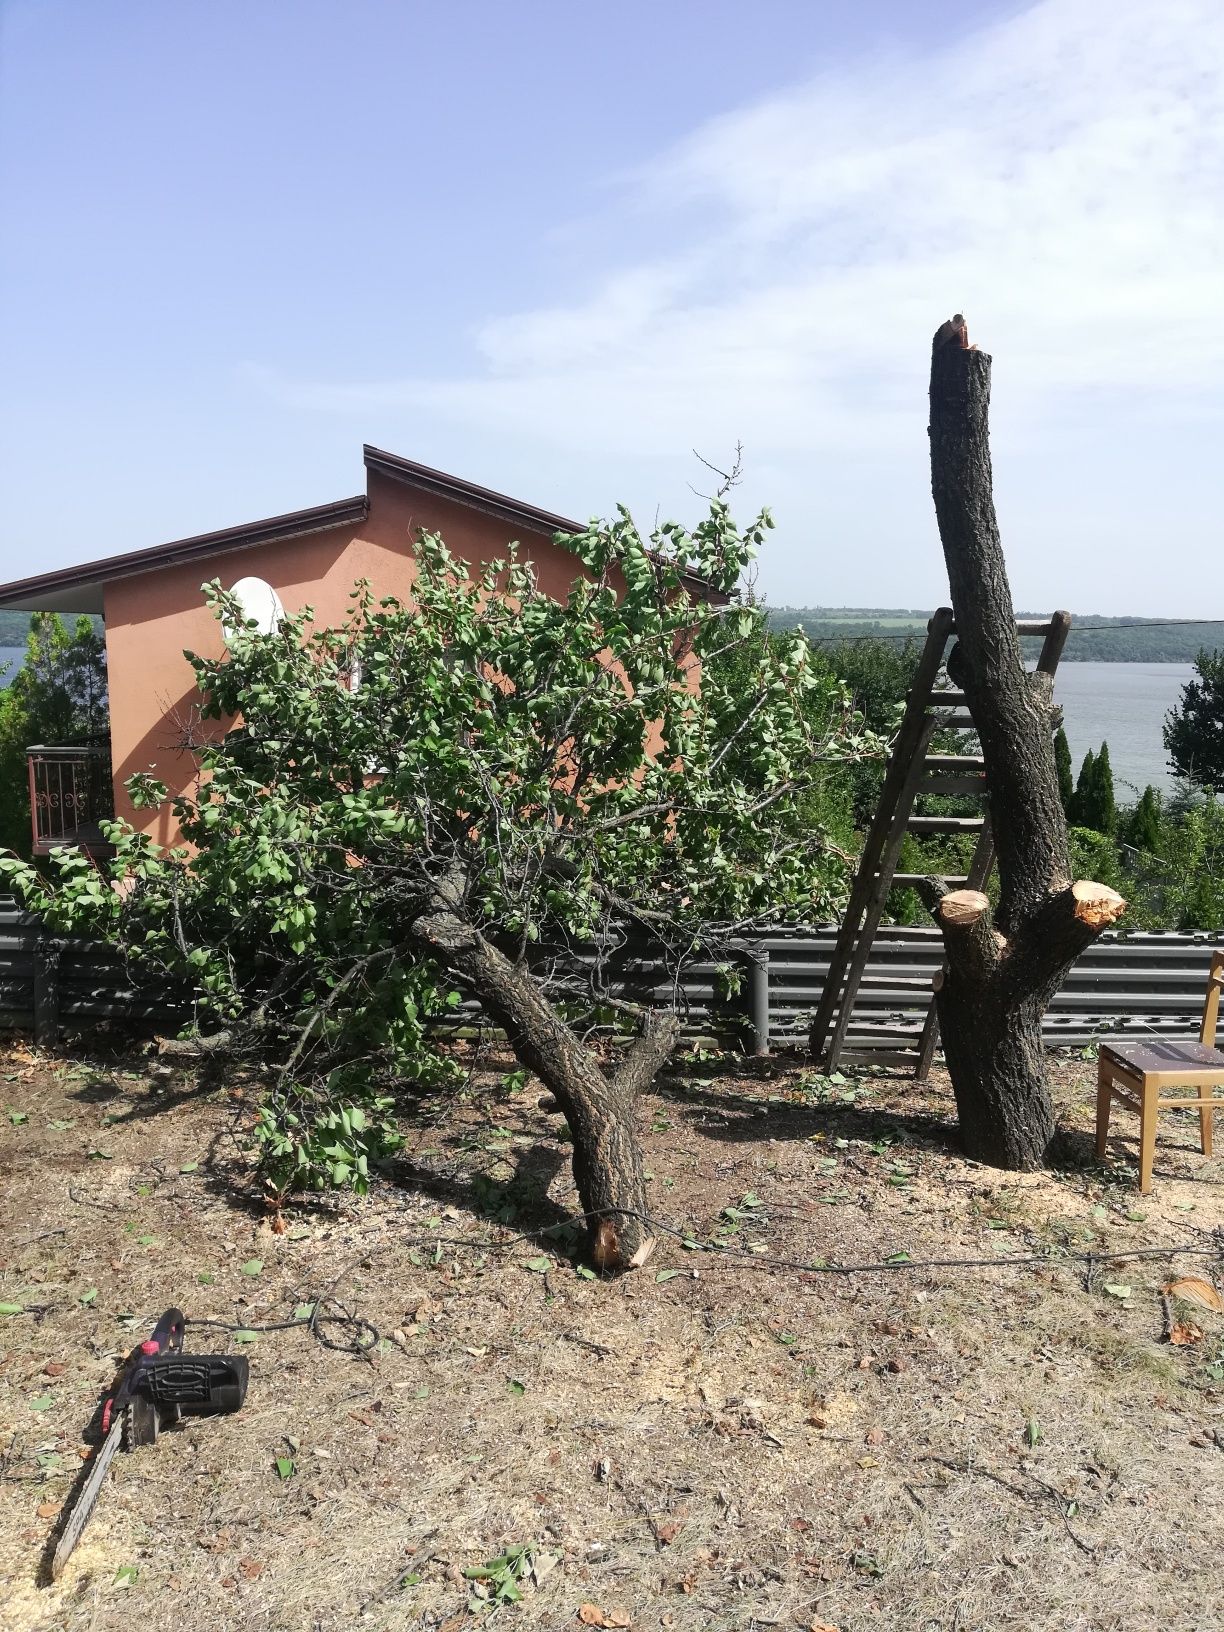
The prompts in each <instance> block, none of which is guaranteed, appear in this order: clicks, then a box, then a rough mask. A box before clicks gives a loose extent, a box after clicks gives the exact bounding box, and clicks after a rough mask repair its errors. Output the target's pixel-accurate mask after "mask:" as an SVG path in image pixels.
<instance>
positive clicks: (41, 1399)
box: [30, 1394, 55, 1411]
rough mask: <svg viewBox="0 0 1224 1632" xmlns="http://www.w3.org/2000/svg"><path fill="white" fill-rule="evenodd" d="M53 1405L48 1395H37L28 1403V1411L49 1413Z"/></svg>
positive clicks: (52, 1400)
mask: <svg viewBox="0 0 1224 1632" xmlns="http://www.w3.org/2000/svg"><path fill="white" fill-rule="evenodd" d="M54 1404H55V1401H54V1399H53V1398H52V1397H51V1395H50V1394H39V1395H38V1396H37V1397H36V1398H35V1399H32V1400H31V1401H30V1410H31V1411H50V1409H51V1407H52V1406H53V1405H54Z"/></svg>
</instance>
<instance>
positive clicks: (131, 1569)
mask: <svg viewBox="0 0 1224 1632" xmlns="http://www.w3.org/2000/svg"><path fill="white" fill-rule="evenodd" d="M139 1576H140V1571H139V1569H138V1568H137V1567H136V1565H135V1564H120V1566H119V1568H118V1569H117V1570H116V1571H115V1579H114V1581H113V1582H112V1583H111V1585H112V1586H115V1587H134V1586H135V1585H136V1582H137V1579H138V1578H139Z"/></svg>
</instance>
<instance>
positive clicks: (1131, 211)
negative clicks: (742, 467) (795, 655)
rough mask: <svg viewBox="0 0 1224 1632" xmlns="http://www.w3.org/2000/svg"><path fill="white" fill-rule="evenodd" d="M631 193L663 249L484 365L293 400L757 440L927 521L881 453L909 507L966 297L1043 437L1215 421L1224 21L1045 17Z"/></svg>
mask: <svg viewBox="0 0 1224 1632" xmlns="http://www.w3.org/2000/svg"><path fill="white" fill-rule="evenodd" d="M627 195H628V196H627V197H626V199H625V201H624V205H623V216H624V221H625V224H626V231H625V233H624V241H626V242H629V241H632V242H633V243H634V244H636V245H640V244H641V242H642V237H643V225H644V224H646V225H649V224H653V226H654V228H655V232H656V235H657V243H658V246H659V248H658V251H657V253H656V254H654V255H649V254H640V255H639V256H638V258H637V259H636V260H635V261H634V262H633V263H632V264H627V265H622V266H610V267H609V268H608V270H607V272H606V274H605V275H604V277H603V278H602V279H601V280H599V281H597V282H596V283H595V285H594V287H592V288H590V289H588V290H586V291H582V292H580V293H579V294H578V295H577V296H576V298H574V299H573V301H572V302H571V303H569V304H556V305H546V306H541V307H540V308H538V309H536V310H532V311H527V312H521V313H518V314H515V315H513V316H509V317H501V318H496V319H492V320H490V321H488V322H486V323H485V324H484V325H483V326H482V327H481V328H480V329H479V330H478V331H477V334H476V337H475V338H476V345H477V351H478V356H479V358H480V361H481V365H482V366H481V367H479V368H478V369H476V370H475V371H473V372H471V373H469V374H467V375H465V376H463V377H458V378H451V379H422V378H408V379H401V380H390V381H386V382H381V383H377V382H376V383H352V384H325V383H315V384H310V385H291V384H289V383H287V382H285V381H283V380H281V381H278V382H275V384H274V386H273V385H271V382H269V383H270V386H271V388H274V389H275V390H276V392H277V394H278V395H280V396H282V398H285V397H287V398H288V399H289V400H292V401H294V402H297V403H298V404H300V405H303V406H311V407H317V408H332V409H348V410H354V411H356V410H364V411H367V412H368V411H371V410H375V409H378V410H393V409H395V408H404V409H412V410H417V411H421V410H426V411H428V412H430V413H434V414H444V415H446V416H447V417H448V418H453V419H455V420H456V421H458V422H460V423H462V424H464V425H467V426H469V427H471V428H473V429H474V430H477V431H482V432H484V433H486V434H495V433H498V432H499V431H501V432H506V433H511V432H513V434H515V435H518V436H522V435H523V434H524V433H525V430H527V429H529V431H530V434H531V436H532V437H533V438H535V440H536V442H537V444H538V445H539V447H540V448H541V450H546V449H549V448H551V449H554V450H557V451H558V452H560V453H568V454H569V455H570V456H573V455H576V454H580V455H582V456H583V457H584V458H585V459H586V461H587V463H588V466H593V465H594V464H595V462H596V458H598V460H600V461H603V462H605V463H606V464H608V465H609V466H611V465H614V464H616V463H617V462H618V461H624V460H626V459H627V460H634V459H637V460H643V461H648V460H650V459H652V458H656V457H657V456H658V455H659V453H660V451H663V452H666V453H668V454H670V455H674V456H675V458H676V459H677V460H679V459H680V457H681V456H682V455H683V454H685V453H686V452H687V450H688V449H689V448H690V447H692V446H693V445H697V446H699V447H702V448H703V449H710V450H719V449H723V448H726V447H727V446H728V445H729V444H731V443H733V442H734V441H735V440H736V439H737V438H743V440H744V441H745V443H746V444H747V445H748V448H749V452H750V455H751V456H753V457H755V458H756V459H757V460H758V461H759V462H760V463H761V464H764V463H765V462H768V465H769V468H770V470H771V472H772V473H773V474H774V475H775V476H777V477H778V478H779V484H780V486H781V488H782V489H783V491H784V492H789V493H792V494H794V493H795V492H796V491H797V490H798V489H800V488H801V487H802V477H803V474H804V472H805V470H811V469H812V468H813V467H815V468H818V469H819V471H820V487H821V493H822V496H823V498H824V500H825V502H827V504H828V514H829V515H831V516H834V517H838V518H840V521H839V524H844V522H845V518H847V517H848V516H849V515H850V514H851V511H852V506H851V504H850V499H851V493H850V491H849V488H848V487H847V486H845V484H849V483H853V484H855V485H856V487H857V489H858V490H859V496H860V505H859V509H860V511H861V512H862V516H861V525H862V526H863V527H864V528H865V529H869V528H870V526H871V525H872V524H873V522H874V524H875V525H877V527H878V526H880V525H883V524H884V523H885V522H886V521H895V517H896V514H897V510H896V507H895V506H894V505H893V504H892V501H891V500H887V499H884V500H881V503H880V508H879V509H878V511H877V510H873V501H872V498H871V495H867V496H866V502H865V504H864V503H863V502H861V501H862V498H863V496H862V493H861V488H862V480H863V478H862V468H863V461H864V459H870V460H872V461H874V462H875V467H876V469H877V471H878V478H877V480H878V483H879V486H880V488H881V489H882V490H883V489H886V488H887V486H888V482H889V477H888V471H889V468H890V466H891V465H893V463H894V461H896V462H897V469H898V470H899V471H900V472H902V473H903V475H904V479H905V480H906V481H909V480H910V479H911V477H912V473H913V467H914V462H915V459H921V458H922V457H923V448H922V440H923V438H922V426H923V423H924V422H923V421H922V419H921V418H920V417H919V416H920V415H921V413H922V411H923V409H922V402H923V396H924V392H925V383H926V367H927V361H928V346H929V336H930V334H931V332H932V330H933V329H934V327H935V326H936V324H937V323H938V322H939V321H940V320H941V319H942V318H943V317H944V316H946V315H947V314H948V312H949V311H950V310H951V309H952V308H953V307H956V308H959V309H962V310H964V311H965V312H966V313H967V315H968V318H969V324H970V334H971V337H973V338H976V339H977V340H978V341H980V343H981V344H982V345H983V346H984V347H985V348H986V349H988V350H990V351H991V352H993V353H994V354H995V356H996V382H995V392H996V402H997V405H998V415H997V418H996V426H997V427H998V426H999V425H1000V424H1002V425H1003V426H1004V427H1005V428H1006V431H1007V434H1008V435H1009V436H1010V437H1011V438H1012V439H1013V442H1014V444H1015V445H1016V446H1017V447H1020V448H1022V449H1028V450H1029V451H1030V452H1032V453H1033V454H1034V455H1036V454H1040V453H1041V451H1042V450H1043V449H1044V448H1045V447H1046V446H1047V443H1048V441H1049V439H1050V437H1051V436H1052V435H1053V434H1054V433H1053V432H1052V431H1051V429H1050V420H1051V419H1054V420H1056V421H1057V422H1058V423H1059V425H1060V426H1061V427H1062V428H1061V429H1060V430H1059V432H1058V435H1059V436H1060V437H1062V436H1065V434H1066V426H1067V424H1068V423H1073V422H1074V421H1075V419H1076V417H1077V414H1087V413H1088V412H1089V411H1091V413H1092V414H1093V415H1094V416H1096V425H1097V431H1095V432H1094V433H1093V434H1094V435H1099V434H1101V433H1103V432H1104V431H1105V430H1106V429H1107V428H1108V426H1109V424H1110V423H1111V422H1117V421H1124V420H1126V419H1127V417H1128V416H1133V415H1134V414H1135V413H1136V412H1138V413H1141V414H1143V415H1147V416H1150V415H1151V414H1152V413H1153V406H1154V403H1156V402H1158V401H1159V402H1162V403H1164V404H1165V405H1166V406H1167V408H1168V409H1169V411H1170V412H1173V413H1176V414H1177V415H1179V416H1181V417H1182V418H1183V419H1184V418H1185V416H1186V415H1187V414H1188V415H1189V417H1190V419H1191V421H1192V422H1193V421H1194V419H1195V416H1196V414H1197V413H1199V412H1206V411H1207V409H1206V401H1207V399H1208V397H1209V396H1210V394H1212V393H1218V389H1219V386H1218V382H1219V379H1220V376H1221V369H1222V368H1224V317H1222V315H1221V314H1222V302H1221V290H1222V288H1224V271H1222V269H1224V4H1222V3H1221V0H1162V3H1161V4H1160V5H1159V6H1153V5H1152V4H1151V0H1043V3H1042V4H1039V5H1036V6H1034V7H1032V8H1031V9H1030V10H1028V11H1026V12H1024V13H1022V14H1020V15H1019V16H1016V17H1014V18H1011V19H1010V20H1008V21H1005V22H1001V23H999V24H997V25H995V26H993V27H990V28H987V29H986V30H985V31H983V32H980V33H977V34H974V35H972V36H969V37H967V38H965V39H963V40H961V41H958V42H957V43H955V44H953V45H950V46H948V45H945V46H944V47H942V48H940V49H937V50H934V51H932V52H930V53H928V54H926V55H921V56H911V57H903V56H899V55H894V56H892V57H890V58H888V59H887V60H879V59H872V60H861V61H858V62H856V63H854V64H853V65H852V66H850V67H843V68H839V69H836V70H830V71H829V72H828V73H826V74H823V75H821V76H820V77H818V78H816V79H814V80H812V81H810V82H808V83H806V84H803V85H801V86H798V87H797V88H794V89H792V90H789V91H787V92H786V93H785V94H780V95H777V96H774V97H771V98H769V99H768V100H766V101H763V102H761V103H759V104H758V105H756V106H753V107H749V108H745V109H741V110H739V111H735V112H732V113H729V114H726V115H725V116H722V117H720V118H717V119H714V120H712V121H710V122H709V123H708V124H707V125H705V126H704V127H703V128H701V129H699V130H697V131H696V132H695V133H694V134H693V135H692V136H691V138H690V139H688V140H687V141H685V142H683V143H682V144H681V145H680V146H678V147H677V148H675V149H674V150H673V151H671V152H668V153H665V154H663V155H661V156H660V157H659V159H658V160H657V162H656V163H655V164H654V165H653V166H651V167H650V168H649V169H648V170H646V171H645V172H643V173H640V174H638V175H636V176H634V177H632V178H629V181H628V185H627ZM616 227H617V223H616V222H615V221H608V222H606V223H604V230H602V231H601V233H600V241H601V243H603V244H605V245H614V244H616V243H617V241H618V234H617V230H616ZM1217 400H1218V398H1217ZM1196 403H1198V404H1200V406H1199V407H1198V408H1196V407H1195V404H1196ZM1088 440H1089V441H1091V440H1092V438H1091V437H1089V438H1088ZM1052 451H1055V452H1056V451H1057V450H1056V449H1055V450H1052ZM542 466H543V467H546V466H547V458H546V457H543V458H542ZM686 474H687V472H686ZM839 481H842V482H843V486H844V488H845V490H842V491H839V490H838V485H837V484H838V482H839ZM1124 485H1125V484H1124V483H1123V486H1124ZM919 498H920V495H913V494H912V490H907V497H906V502H907V503H915V502H918V499H919ZM814 514H815V512H814V511H809V513H808V514H807V515H806V516H804V517H803V518H802V519H804V520H805V521H810V520H811V519H812V518H813V515H814ZM923 520H924V522H925V520H926V518H925V517H924V518H923ZM817 587H818V586H816V585H813V586H812V590H813V591H814V590H816V589H817ZM795 592H796V593H798V590H796V591H795Z"/></svg>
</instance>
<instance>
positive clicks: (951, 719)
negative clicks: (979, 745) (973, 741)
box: [939, 714, 977, 731]
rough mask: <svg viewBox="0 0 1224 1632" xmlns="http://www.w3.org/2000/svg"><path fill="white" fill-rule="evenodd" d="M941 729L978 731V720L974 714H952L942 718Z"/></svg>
mask: <svg viewBox="0 0 1224 1632" xmlns="http://www.w3.org/2000/svg"><path fill="white" fill-rule="evenodd" d="M939 727H940V730H941V731H976V730H977V721H976V720H975V719H974V718H973V715H972V714H950V715H949V716H948V718H947V719H946V720H940V722H939Z"/></svg>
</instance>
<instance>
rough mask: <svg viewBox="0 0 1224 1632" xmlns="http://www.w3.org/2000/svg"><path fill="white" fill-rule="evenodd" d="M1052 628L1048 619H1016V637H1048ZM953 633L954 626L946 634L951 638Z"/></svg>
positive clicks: (954, 631)
mask: <svg viewBox="0 0 1224 1632" xmlns="http://www.w3.org/2000/svg"><path fill="white" fill-rule="evenodd" d="M1052 628H1053V625H1052V624H1051V622H1050V620H1049V619H1048V618H1047V619H1046V620H1045V622H1044V623H1039V622H1034V621H1033V619H1032V618H1017V619H1016V633H1017V634H1018V635H1048V634H1049V632H1050V630H1051V629H1052ZM955 633H956V625H955V624H953V625H952V627H951V628H950V629H949V630H948V634H949V636H951V635H954V634H955Z"/></svg>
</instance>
